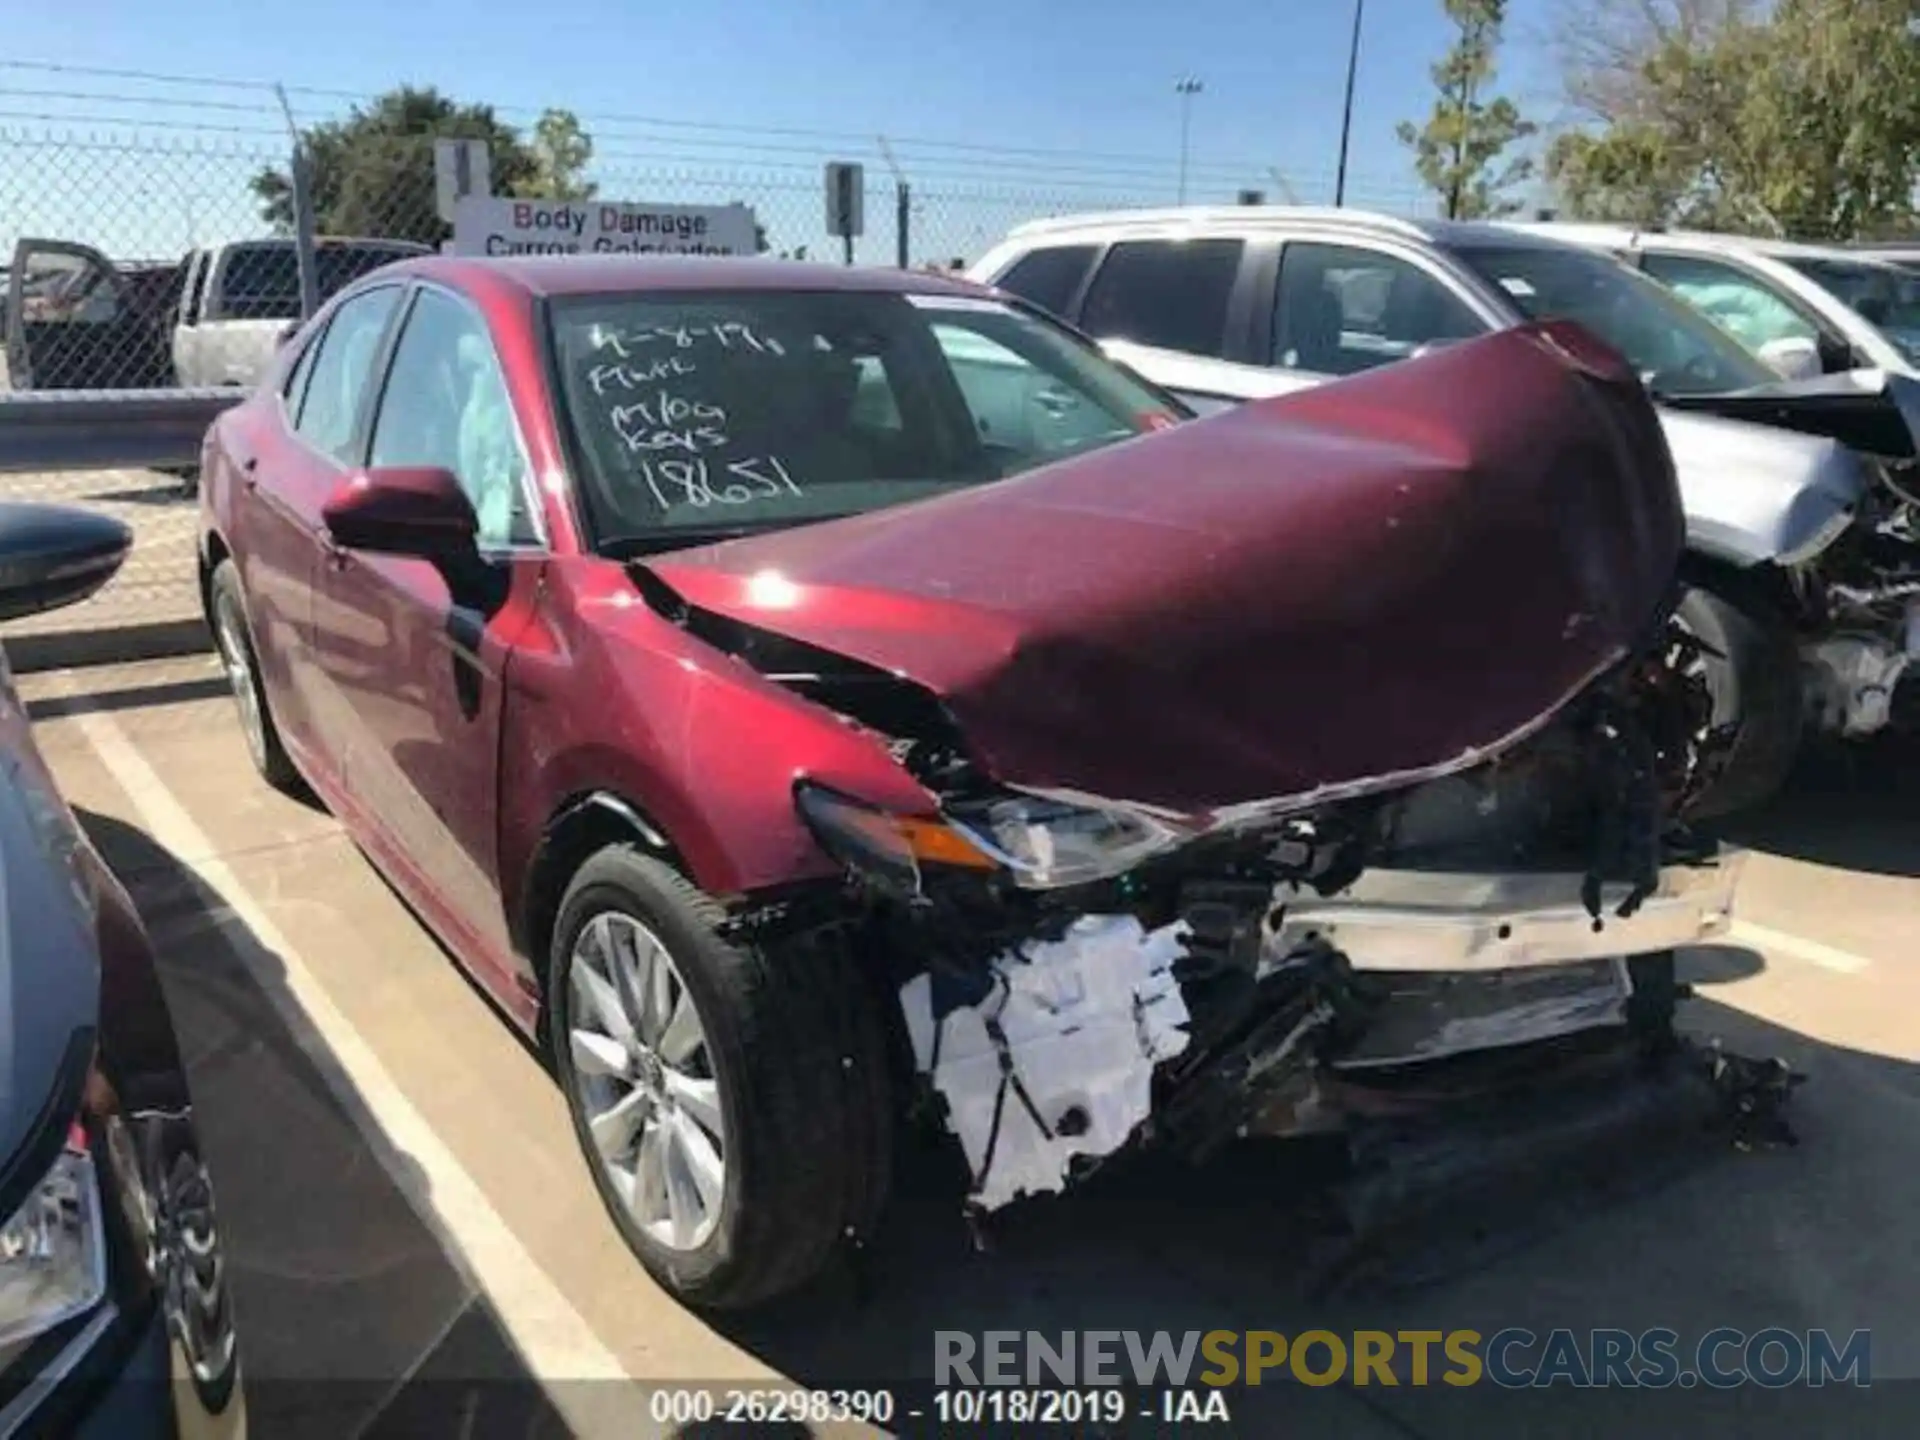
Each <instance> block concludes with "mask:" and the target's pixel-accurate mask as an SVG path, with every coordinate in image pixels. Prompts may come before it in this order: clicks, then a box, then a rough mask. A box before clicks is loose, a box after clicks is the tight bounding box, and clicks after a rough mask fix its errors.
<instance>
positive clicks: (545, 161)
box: [513, 110, 600, 200]
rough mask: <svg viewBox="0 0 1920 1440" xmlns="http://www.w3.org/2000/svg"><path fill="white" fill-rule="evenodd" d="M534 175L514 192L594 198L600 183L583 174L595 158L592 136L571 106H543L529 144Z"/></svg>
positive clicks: (530, 195) (541, 197)
mask: <svg viewBox="0 0 1920 1440" xmlns="http://www.w3.org/2000/svg"><path fill="white" fill-rule="evenodd" d="M529 148H530V149H531V150H532V151H533V160H534V165H535V167H536V169H535V172H534V176H533V178H532V179H531V180H529V181H528V182H527V183H526V184H524V185H523V186H521V187H520V188H519V189H518V190H515V191H514V192H513V193H514V194H515V195H518V196H520V197H521V198H523V199H527V200H591V199H593V197H594V196H595V195H597V194H598V193H599V191H600V187H599V186H598V185H595V184H594V183H593V182H592V181H590V180H585V179H583V178H581V177H582V176H583V175H584V174H585V172H586V168H587V166H588V165H589V164H591V163H592V161H593V137H592V136H591V135H589V134H587V132H586V131H585V129H583V128H582V127H581V124H580V117H579V116H578V115H576V114H574V113H573V111H571V110H543V111H541V112H540V118H539V119H538V120H536V121H534V122H533V139H532V142H531V143H530V145H529Z"/></svg>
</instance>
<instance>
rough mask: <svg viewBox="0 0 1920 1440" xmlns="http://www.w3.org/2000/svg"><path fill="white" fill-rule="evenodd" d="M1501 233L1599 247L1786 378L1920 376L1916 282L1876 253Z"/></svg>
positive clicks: (1568, 232) (1728, 241) (1571, 229)
mask: <svg viewBox="0 0 1920 1440" xmlns="http://www.w3.org/2000/svg"><path fill="white" fill-rule="evenodd" d="M1509 228H1511V229H1514V230H1516V231H1522V232H1525V233H1527V234H1533V235H1544V236H1549V237H1551V238H1553V239H1557V240H1565V241H1568V242H1570V243H1572V244H1576V245H1587V246H1591V247H1593V248H1594V249H1599V250H1604V251H1606V252H1607V253H1608V254H1610V255H1612V256H1614V257H1615V258H1616V259H1618V260H1621V261H1623V262H1625V263H1626V264H1629V265H1632V266H1634V267H1635V268H1637V269H1639V270H1641V271H1643V272H1644V273H1646V274H1648V275H1651V276H1652V277H1653V278H1654V279H1656V280H1658V281H1659V282H1660V283H1661V284H1663V285H1666V286H1668V287H1669V288H1671V289H1672V290H1673V291H1674V292H1675V293H1676V294H1677V295H1679V296H1680V297H1681V298H1682V299H1684V300H1685V301H1686V302H1687V303H1688V304H1690V305H1693V306H1695V307H1697V308H1698V309H1699V310H1701V311H1702V312H1703V313H1705V314H1707V315H1709V316H1711V317H1712V318H1713V319H1714V320H1716V321H1718V322H1719V323H1720V324H1721V325H1722V326H1724V327H1725V328H1726V329H1727V330H1729V331H1731V332H1732V333H1733V335H1734V336H1735V337H1736V338H1737V339H1738V340H1739V341H1740V342H1741V343H1742V344H1743V345H1745V346H1746V347H1747V348H1748V349H1749V350H1752V351H1753V352H1754V353H1755V354H1757V355H1759V356H1760V357H1761V358H1762V359H1764V360H1766V361H1767V362H1768V363H1769V364H1770V365H1772V366H1774V367H1775V368H1776V369H1778V370H1779V371H1780V372H1781V373H1782V374H1785V375H1788V376H1789V377H1798V376H1802V375H1820V374H1837V373H1839V372H1842V371H1847V370H1861V369H1877V370H1891V371H1893V372H1895V373H1896V374H1906V375H1920V276H1916V275H1914V274H1913V273H1912V272H1911V271H1908V270H1904V269H1902V268H1901V267H1899V266H1898V265H1894V264H1891V263H1889V262H1888V261H1887V260H1885V259H1884V258H1881V257H1880V256H1877V255H1874V254H1871V253H1867V252H1863V251H1857V250H1842V249H1838V248H1835V247H1831V246H1823V245H1798V244H1793V243H1791V242H1789V241H1785V240H1757V239H1753V238H1750V237H1748V236H1744V235H1708V234H1702V233H1699V232H1696V231H1679V230H1675V231H1667V230H1636V229H1634V228H1633V227H1631V226H1626V225H1582V224H1571V223H1542V224H1516V225H1512V226H1510V227H1509Z"/></svg>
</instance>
